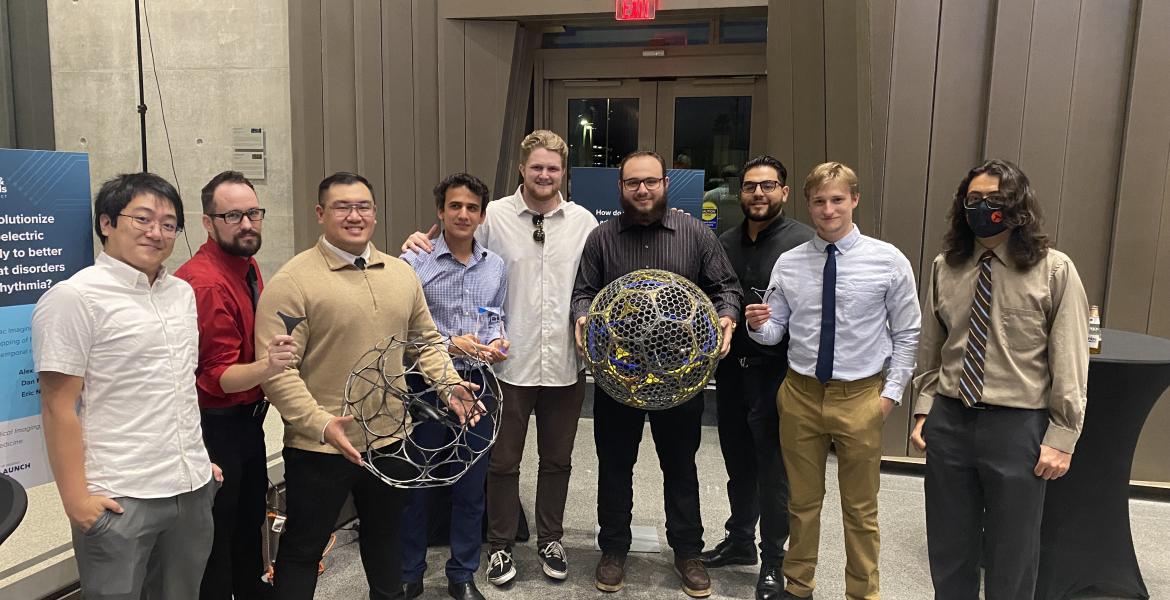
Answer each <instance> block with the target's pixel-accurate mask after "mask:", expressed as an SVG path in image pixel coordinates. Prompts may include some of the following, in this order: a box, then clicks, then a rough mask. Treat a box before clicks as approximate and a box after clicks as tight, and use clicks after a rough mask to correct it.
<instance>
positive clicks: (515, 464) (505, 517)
mask: <svg viewBox="0 0 1170 600" xmlns="http://www.w3.org/2000/svg"><path fill="white" fill-rule="evenodd" d="M500 390H501V392H502V393H503V410H502V414H501V415H500V432H499V434H498V435H497V436H496V445H495V446H494V447H493V448H492V454H491V464H490V466H489V467H488V478H487V521H488V543H489V544H491V549H492V550H493V551H495V550H499V549H501V548H504V547H506V546H511V545H512V540H514V539H516V527H517V525H518V521H519V516H520V460H521V459H522V458H523V457H524V440H525V438H526V437H527V435H528V419H529V417H531V416H532V414H533V413H536V451H537V455H538V456H539V463H538V466H537V478H536V540H537V543H538V544H541V545H544V544H547V543H548V542H551V541H554V540H559V539H561V537H563V536H564V533H565V530H564V519H565V498H566V497H567V496H568V494H569V475H570V473H571V472H572V470H573V460H572V459H573V442H574V441H575V439H576V436H577V422H578V420H579V419H580V418H581V402H582V400H584V398H585V377H584V376H583V375H581V376H579V378H578V379H577V383H575V384H573V385H570V386H566V387H543V386H516V385H511V384H508V383H504V382H503V381H501V382H500Z"/></svg>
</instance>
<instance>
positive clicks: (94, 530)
mask: <svg viewBox="0 0 1170 600" xmlns="http://www.w3.org/2000/svg"><path fill="white" fill-rule="evenodd" d="M113 514H114V513H113V512H112V511H110V510H109V509H107V510H105V511H102V514H100V515H98V518H97V520H96V521H94V522H93V525H90V526H89V529H86V530H85V531H84V532H83V533H82V535H84V536H85V537H94V536H96V535H98V534H99V533H101V532H103V531H105V530H106V529H109V527H110V520H111V519H113V518H114V517H113Z"/></svg>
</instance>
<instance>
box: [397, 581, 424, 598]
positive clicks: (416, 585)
mask: <svg viewBox="0 0 1170 600" xmlns="http://www.w3.org/2000/svg"><path fill="white" fill-rule="evenodd" d="M422 592H423V584H422V582H421V581H407V582H406V583H404V584H402V597H403V598H406V600H410V599H411V598H418V597H419V596H421V595H422Z"/></svg>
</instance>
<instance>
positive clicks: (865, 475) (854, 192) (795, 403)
mask: <svg viewBox="0 0 1170 600" xmlns="http://www.w3.org/2000/svg"><path fill="white" fill-rule="evenodd" d="M804 196H805V198H806V199H807V200H808V212H809V215H810V216H811V217H812V220H813V226H814V227H815V228H816V236H815V237H813V239H812V240H810V241H808V242H805V243H804V244H802V245H800V246H797V247H795V248H793V249H792V250H789V251H788V252H785V253H784V254H781V255H780V258H779V260H777V261H776V266H775V267H773V269H772V278H771V280H770V282H769V284H768V291H767V294H766V296H765V298H764V301H765V303H764V304H753V305H750V306H748V307H747V308H746V309H745V310H744V314H745V316H746V318H747V321H748V327H749V332H748V335H749V337H751V339H753V340H755V341H757V342H759V343H761V344H769V345H770V344H775V343H777V342H779V341H780V340H781V339H782V338H783V337H784V332H785V331H788V334H789V342H788V365H789V371H788V375H787V376H786V377H785V378H784V383H783V384H781V386H780V391H779V392H778V393H777V403H778V405H779V409H780V447H781V448H783V456H784V467H785V469H786V470H787V472H788V481H789V485H790V487H791V492H790V496H789V502H788V513H789V520H790V536H791V537H790V538H789V544H788V553H787V554H786V555H785V557H784V566H783V572H784V577H785V578H786V579H787V580H788V584H787V587H786V588H785V592H784V596H782V597H783V598H810V597H812V593H813V586H814V579H813V576H814V573H815V571H816V565H817V550H818V547H819V542H820V532H821V529H820V528H821V523H820V521H821V503H822V502H823V501H824V498H825V461H826V460H827V457H828V453H829V443H830V442H832V443H833V444H834V445H835V446H836V449H837V481H838V487H839V489H840V491H841V512H842V520H843V525H844V528H845V557H846V560H845V597H846V598H849V599H850V600H861V599H865V600H876V599H877V598H879V596H880V582H879V575H878V550H879V547H880V536H879V533H878V505H877V496H878V486H879V479H880V472H879V467H880V466H881V451H882V443H881V441H882V423H883V422H884V421H885V418H886V416H887V415H889V414H890V411H891V410H893V408H894V406H895V405H896V404H898V403H900V402H901V398H902V392H903V390H905V388H906V385H907V384H908V383H909V381H910V376H911V375H912V373H913V371H914V361H915V353H916V352H917V348H918V333H919V326H920V320H921V312H920V310H919V307H918V294H917V291H916V288H915V285H914V271H913V270H912V269H911V268H910V261H908V260H906V257H905V256H903V255H902V253H901V252H899V251H898V249H897V248H895V247H894V246H892V245H890V244H887V243H886V242H883V241H880V240H877V239H874V238H871V237H868V236H864V235H862V234H861V231H860V230H859V229H858V228H857V226H856V225H854V224H853V209H854V208H856V207H857V203H858V201H859V200H860V199H861V194H860V193H859V192H858V186H857V175H855V174H854V172H853V170H852V169H850V168H849V167H847V166H845V165H843V164H841V163H837V162H830V163H824V164H822V165H819V166H817V167H815V168H814V169H813V170H812V172H811V173H809V176H808V178H807V179H806V180H805V183H804Z"/></svg>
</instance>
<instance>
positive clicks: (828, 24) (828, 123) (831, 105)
mask: <svg viewBox="0 0 1170 600" xmlns="http://www.w3.org/2000/svg"><path fill="white" fill-rule="evenodd" d="M864 10H865V5H864V3H858V2H853V1H852V0H825V12H824V23H825V29H824V31H825V33H824V35H825V45H824V47H825V108H824V110H825V158H826V159H827V160H836V161H840V162H843V163H845V164H847V165H849V166H850V167H852V168H853V169H854V170H855V171H856V172H857V174H858V177H859V179H861V176H862V174H863V173H865V170H864V169H862V161H861V150H862V145H861V133H862V132H861V126H862V123H861V111H862V107H863V106H864V105H865V104H867V103H868V102H869V99H868V96H864V97H863V96H862V94H861V88H862V86H861V71H860V62H861V61H860V53H859V49H860V47H861V45H862V44H864V43H865V37H864V34H863V31H862V29H861V22H862V18H861V17H862V15H861V14H859V13H861V12H862V11H864ZM863 98H864V99H863ZM866 110H868V108H866ZM866 164H867V165H868V161H867V162H866ZM870 185H871V182H870V181H869V180H867V179H861V186H862V192H863V193H866V194H868V190H869V189H870ZM877 210H878V207H877V206H876V205H874V206H871V205H869V203H868V202H866V203H865V204H862V205H861V206H859V207H858V210H857V212H855V213H854V215H853V219H854V222H856V223H857V225H858V226H859V227H860V228H861V230H862V231H867V232H870V231H875V230H876V229H875V227H876V226H877V223H878V218H877V217H878V212H877Z"/></svg>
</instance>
